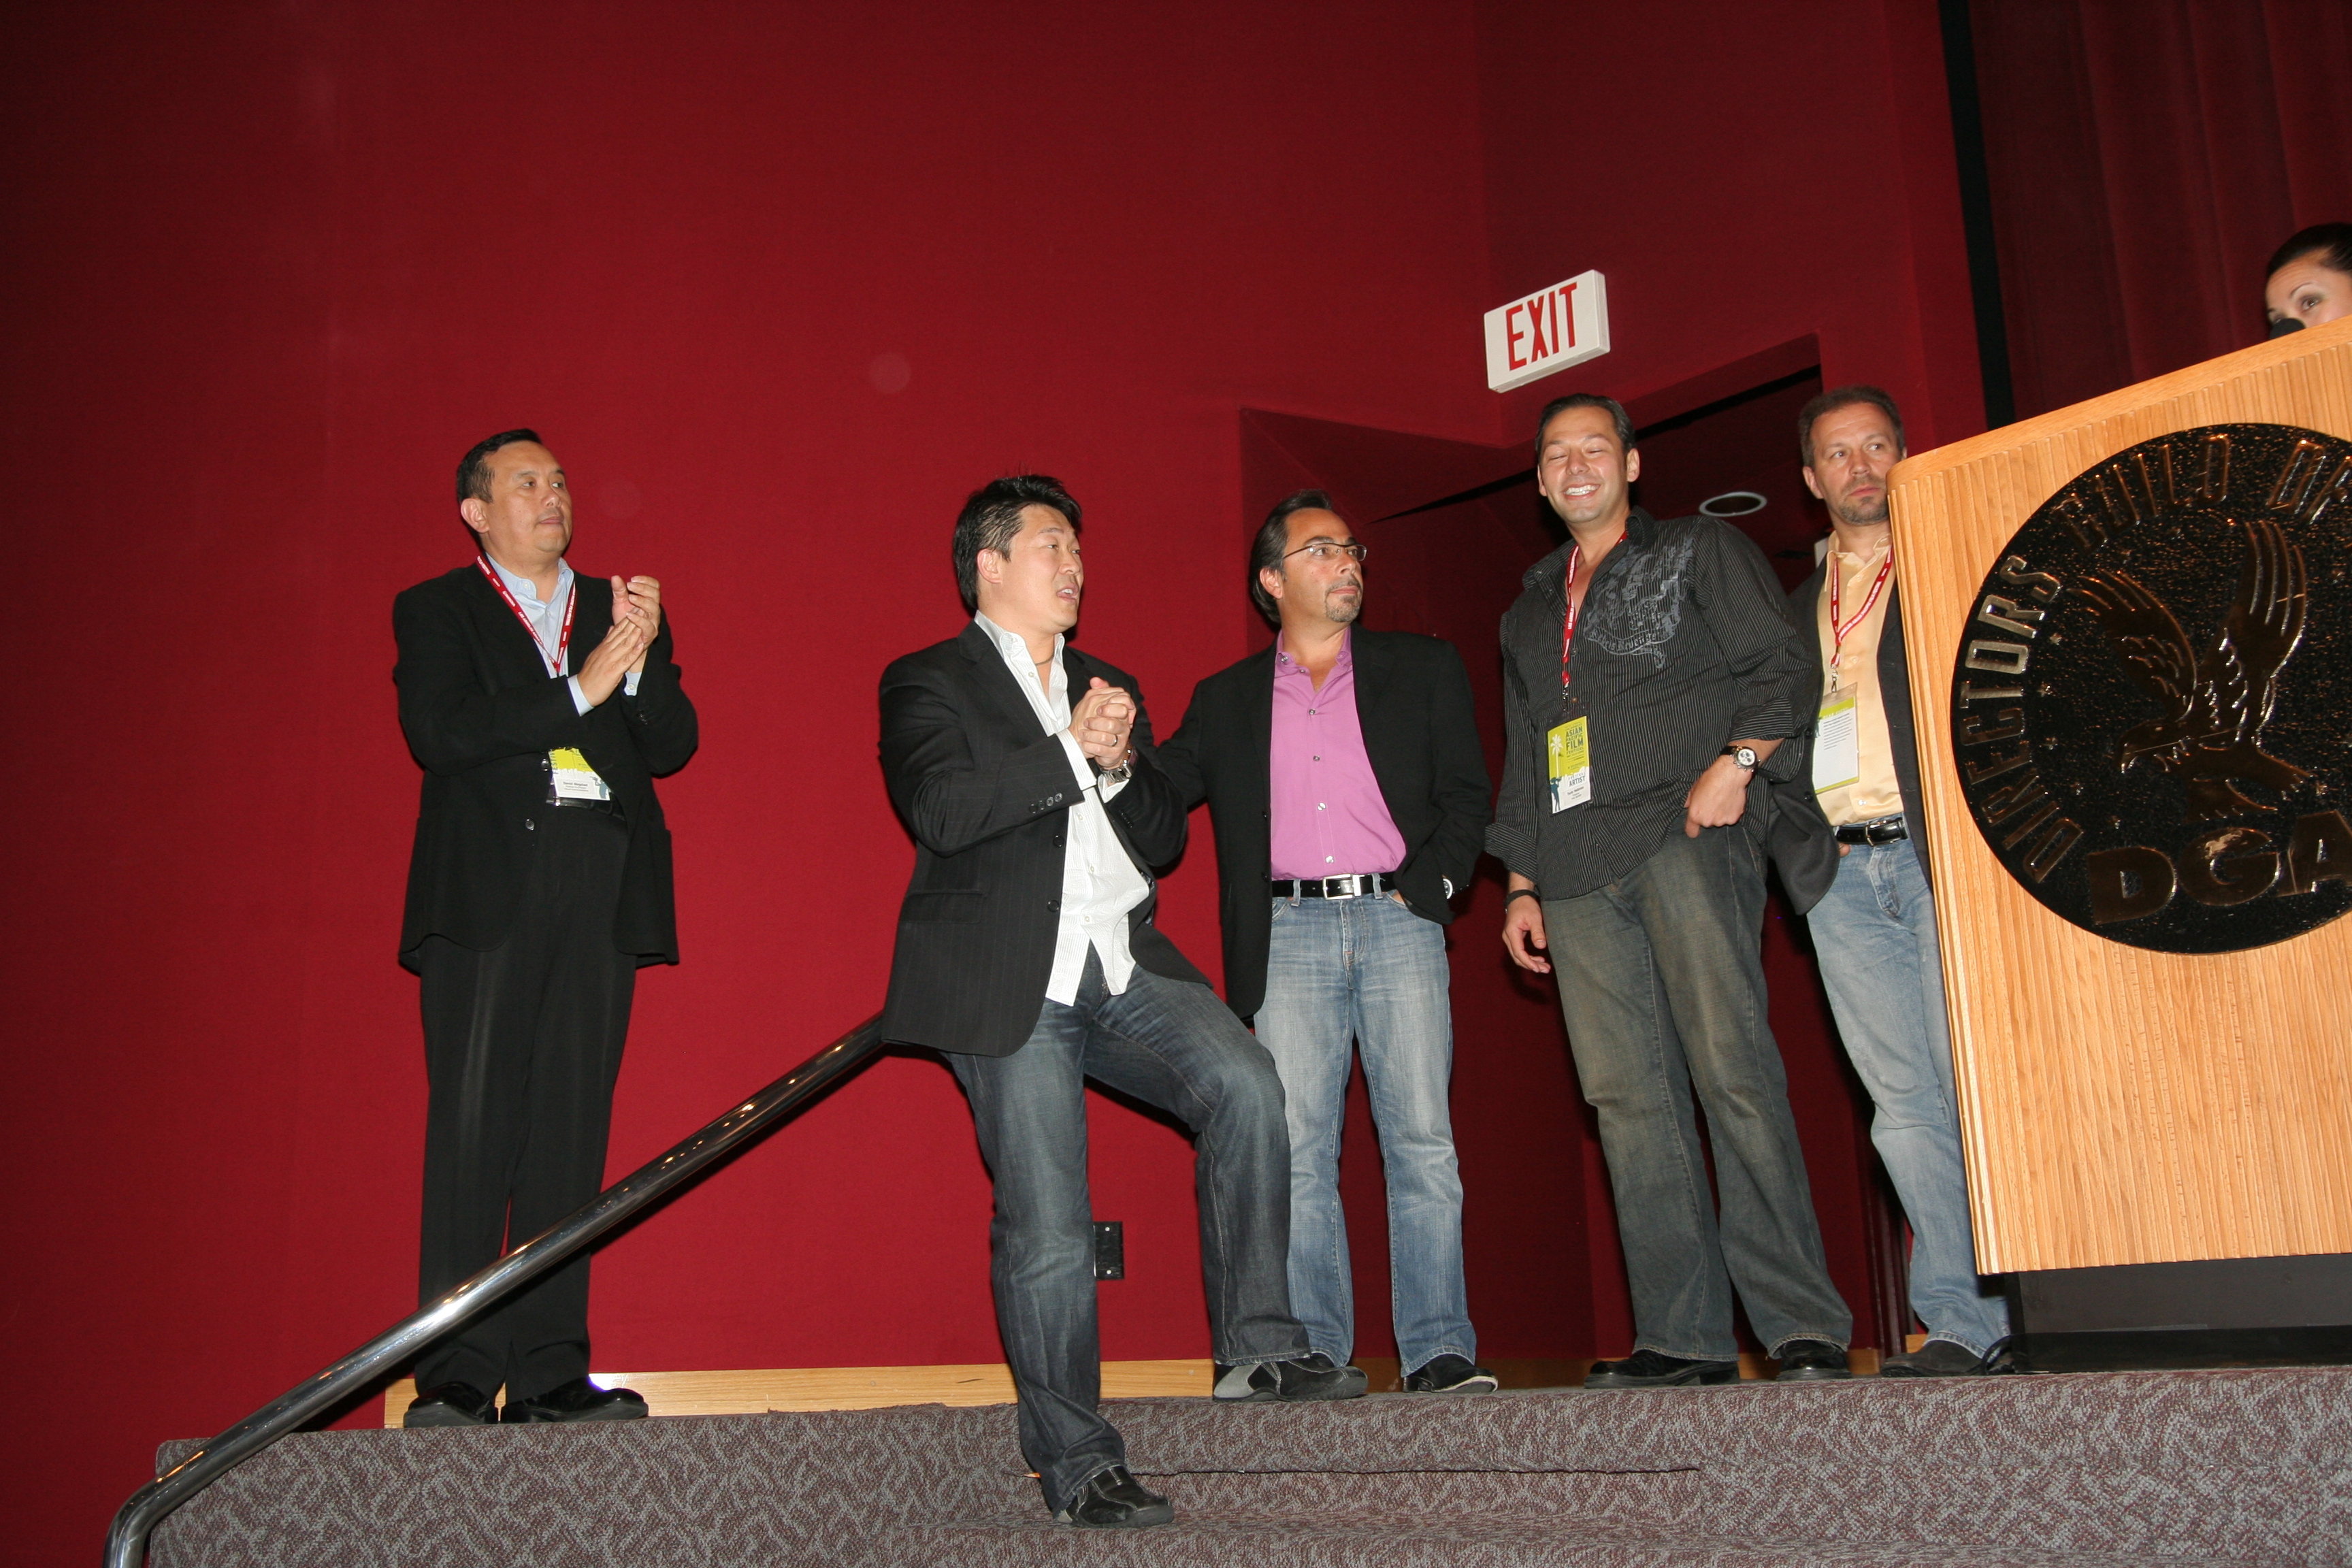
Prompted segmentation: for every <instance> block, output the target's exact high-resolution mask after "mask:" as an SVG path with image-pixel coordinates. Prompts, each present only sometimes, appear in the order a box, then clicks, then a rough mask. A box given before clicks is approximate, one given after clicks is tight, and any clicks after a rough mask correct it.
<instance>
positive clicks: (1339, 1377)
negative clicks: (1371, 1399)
mask: <svg viewBox="0 0 2352 1568" xmlns="http://www.w3.org/2000/svg"><path fill="white" fill-rule="evenodd" d="M1216 1365H1217V1385H1216V1388H1215V1389H1214V1391H1213V1392H1214V1394H1215V1395H1216V1397H1217V1398H1219V1399H1223V1400H1227V1401H1240V1402H1248V1403H1252V1404H1268V1403H1271V1402H1273V1401H1275V1400H1283V1401H1295V1400H1307V1399H1360V1398H1361V1397H1362V1396H1363V1393H1364V1369H1363V1368H1361V1367H1360V1366H1341V1365H1339V1363H1336V1362H1334V1361H1333V1360H1332V1359H1331V1358H1330V1357H1329V1356H1328V1355H1325V1354H1324V1353H1323V1352H1321V1351H1316V1352H1312V1353H1310V1354H1307V1355H1303V1356H1299V1357H1297V1358H1296V1359H1295V1360H1291V1361H1244V1362H1235V1363H1231V1364H1228V1363H1224V1362H1219V1363H1216Z"/></svg>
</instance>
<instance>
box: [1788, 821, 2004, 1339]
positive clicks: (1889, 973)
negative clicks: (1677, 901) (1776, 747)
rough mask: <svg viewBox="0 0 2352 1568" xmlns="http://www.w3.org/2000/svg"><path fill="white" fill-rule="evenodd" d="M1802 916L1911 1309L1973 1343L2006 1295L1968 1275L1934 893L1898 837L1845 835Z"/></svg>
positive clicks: (1942, 1335) (1971, 1253)
mask: <svg viewBox="0 0 2352 1568" xmlns="http://www.w3.org/2000/svg"><path fill="white" fill-rule="evenodd" d="M1807 921H1808V923H1809V924H1810V925H1811V928H1812V932H1813V946H1814V948H1815V949H1816V950H1817V951H1818V952H1819V953H1820V954H1821V963H1822V984H1824V985H1826V986H1827V987H1828V988H1829V994H1830V1009H1831V1011H1832V1012H1833V1013H1835V1014H1836V1015H1837V1026H1838V1035H1839V1037H1841V1038H1843V1040H1844V1041H1845V1050H1846V1055H1847V1056H1848V1057H1849V1058H1852V1059H1853V1070H1854V1071H1855V1072H1857V1073H1859V1074H1860V1075H1862V1081H1863V1083H1864V1086H1865V1087H1866V1088H1868V1089H1869V1090H1870V1099H1871V1103H1872V1105H1873V1106H1874V1107H1875V1108H1876V1109H1875V1111H1874V1115H1873V1116H1872V1118H1871V1122H1870V1141H1871V1142H1872V1143H1874V1144H1875V1145H1876V1146H1877V1149H1878V1157H1879V1158H1880V1159H1881V1160H1883V1161H1884V1162H1885V1164H1886V1173H1887V1175H1888V1176H1889V1177H1891V1178H1893V1180H1894V1183H1895V1195H1896V1196H1898V1197H1900V1198H1901V1199H1902V1200H1903V1213H1904V1215H1905V1216H1906V1218H1908V1219H1909V1220H1910V1222H1911V1310H1913V1311H1915V1312H1916V1313H1918V1314H1919V1321H1921V1322H1923V1323H1925V1324H1927V1335H1928V1337H1929V1338H1930V1339H1938V1340H1949V1341H1951V1342H1953V1343H1954V1344H1957V1345H1959V1346H1961V1347H1962V1348H1964V1349H1967V1350H1970V1351H1974V1352H1976V1353H1977V1354H1979V1355H1982V1354H1983V1353H1984V1352H1986V1351H1988V1350H1990V1348H1991V1347H1992V1344H1993V1342H1994V1341H1996V1340H1999V1339H2000V1338H2001V1337H2002V1336H2004V1335H2005V1334H2007V1333H2008V1332H2009V1304H2008V1303H2007V1302H2006V1301H2004V1300H2002V1299H2001V1298H2000V1295H1999V1294H1997V1293H1996V1294H1993V1295H1990V1296H1989V1295H1986V1294H1985V1293H1984V1284H1983V1281H1981V1280H1979V1278H1978V1276H1977V1258H1976V1237H1975V1233H1974V1232H1973V1231H1972V1230H1971V1229H1970V1227H1969V1180H1968V1170H1967V1167H1966V1166H1965V1165H1964V1164H1963V1163H1961V1157H1960V1120H1959V1115H1958V1097H1957V1096H1956V1095H1955V1093H1954V1092H1953V1089H1952V1042H1951V1037H1950V1036H1949V1035H1948V1033H1947V1032H1946V1027H1945V1022H1944V970H1943V961H1942V959H1941V958H1940V957H1939V956H1938V955H1937V949H1936V901H1935V899H1934V898H1933V897H1932V896H1931V895H1930V894H1929V892H1928V889H1927V877H1926V876H1925V875H1924V874H1923V873H1922V872H1921V871H1920V869H1919V858H1918V855H1917V854H1916V852H1915V851H1914V850H1913V848H1912V847H1911V844H1910V841H1909V840H1907V839H1901V838H1898V839H1896V840H1895V842H1894V843H1892V844H1877V845H1869V844H1857V845H1855V846H1854V847H1853V848H1852V849H1851V850H1850V851H1849V852H1848V853H1847V854H1846V856H1845V857H1844V858H1843V859H1841V860H1840V861H1839V862H1838V873H1837V881H1836V882H1835V883H1834V884H1833V885H1832V887H1831V889H1830V890H1829V892H1828V894H1827V895H1825V896H1824V897H1823V898H1822V901H1821V902H1820V903H1819V904H1817V905H1815V906H1814V908H1813V912H1812V913H1811V915H1810V916H1808V917H1807Z"/></svg>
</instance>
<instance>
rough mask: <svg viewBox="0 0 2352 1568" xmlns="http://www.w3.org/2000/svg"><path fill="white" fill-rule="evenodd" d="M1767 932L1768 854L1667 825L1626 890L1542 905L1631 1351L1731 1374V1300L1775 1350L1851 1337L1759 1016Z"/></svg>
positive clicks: (1734, 835)
mask: <svg viewBox="0 0 2352 1568" xmlns="http://www.w3.org/2000/svg"><path fill="white" fill-rule="evenodd" d="M1763 918H1764V865H1763V856H1762V854H1761V852H1760V850H1759V848H1758V847H1757V845H1756V843H1755V841H1754V838H1753V837H1752V836H1751V834H1750V832H1749V830H1748V826H1747V825H1746V824H1745V823H1739V824H1735V825H1733V826H1729V827H1710V828H1707V829H1706V830H1705V831H1704V832H1702V833H1701V834H1700V835H1699V836H1698V837H1696V838H1690V837H1685V836H1684V834H1683V833H1682V831H1681V830H1680V829H1679V828H1677V829H1676V830H1675V831H1674V832H1672V833H1669V834H1668V835H1667V836H1666V841H1665V842H1664V844H1662V845H1660V846H1659V847H1658V849H1657V852H1656V853H1655V854H1654V855H1652V856H1651V857H1650V858H1649V859H1647V860H1645V861H1643V863H1642V864H1641V865H1639V866H1637V867H1635V868H1633V870H1632V871H1630V872H1628V873H1627V874H1626V875H1625V876H1624V877H1622V878H1621V879H1619V880H1617V881H1615V882H1612V883H1611V884H1610V885H1608V886H1607V887H1605V888H1600V889H1595V890H1593V891H1592V892H1590V893H1586V894H1583V895H1581V896H1580V897H1577V898H1573V899H1561V900H1547V901H1546V902H1545V904H1544V929H1545V935H1546V938H1547V941H1548V942H1549V952H1550V954H1551V961H1552V967H1553V971H1554V973H1555V975H1556V976H1557V978H1558V980H1559V1009H1560V1014H1561V1016H1563V1017H1564V1018H1565V1019H1566V1020H1567V1022H1568V1037H1569V1047H1570V1050H1571V1051H1572V1052H1573V1053H1574V1055H1575V1058H1576V1074H1577V1078H1578V1079H1579V1080H1580V1082H1581V1084H1582V1086H1583V1089H1584V1098H1585V1099H1586V1100H1589V1101H1591V1104H1592V1107H1593V1109H1594V1110H1598V1111H1599V1112H1600V1114H1601V1149H1602V1152H1604V1153H1605V1154H1606V1155H1607V1156H1608V1159H1609V1182H1610V1185H1611V1187H1612V1190H1613V1191H1614V1192H1615V1194H1616V1199H1617V1226H1618V1231H1619V1233H1620V1235H1621V1237H1622V1239H1623V1242H1624V1247H1625V1273H1626V1278H1627V1281H1628V1283H1629V1284H1630V1285H1631V1287H1632V1290H1633V1336H1634V1348H1635V1349H1637V1350H1653V1351H1656V1352H1660V1353H1661V1354H1664V1355H1671V1356H1681V1357H1684V1358H1686V1359H1691V1360H1710V1361H1712V1360H1727V1359H1729V1358H1730V1357H1731V1356H1733V1355H1734V1354H1735V1353H1737V1351H1738V1343H1737V1342H1736V1341H1735V1340H1734V1338H1733V1337H1732V1328H1731V1288H1732V1287H1733V1286H1734V1285H1737V1286H1738V1290H1739V1299H1740V1301H1741V1303H1742V1304H1743V1305H1744V1306H1746V1308H1747V1309H1748V1321H1749V1322H1750V1323H1751V1324H1753V1325H1754V1326H1755V1329H1756V1332H1757V1335H1758V1337H1759V1338H1760V1339H1762V1340H1763V1342H1765V1344H1766V1345H1768V1346H1769V1347H1771V1348H1772V1349H1774V1350H1778V1349H1779V1348H1780V1346H1781V1345H1783V1344H1785V1343H1786V1342H1788V1341H1790V1340H1793V1339H1816V1340H1827V1341H1829V1342H1831V1343H1832V1344H1837V1345H1843V1344H1845V1343H1846V1342H1847V1341H1848V1339H1849V1337H1850V1336H1851V1334H1852V1332H1853V1315H1852V1314H1851V1313H1850V1312H1848V1311H1847V1310H1846V1305H1845V1302H1844V1301H1843V1300H1841V1299H1840V1298H1839V1296H1838V1293H1837V1287H1835V1286H1834V1285H1832V1284H1831V1283H1830V1277H1829V1270H1828V1268H1827V1267H1826V1266H1825V1265H1824V1264H1823V1262H1822V1235H1821V1226H1820V1225H1819V1224H1818V1223H1817V1222H1816V1221H1815V1219H1814V1217H1813V1205H1812V1196H1811V1191H1810V1190H1809V1189H1808V1187H1807V1185H1806V1181H1805V1157H1804V1153H1803V1151H1802V1150H1801V1149H1800V1148H1799V1146H1798V1143H1797V1127H1796V1122H1795V1121H1794V1119H1793V1118H1792V1117H1790V1113H1789V1083H1788V1076H1787V1073H1786V1072H1785V1070H1784V1069H1783V1068H1782V1067H1781V1064H1780V1047H1779V1045H1778V1044H1777V1043H1775V1041H1774V1040H1773V1038H1772V1030H1771V1026H1770V1024H1769V1021H1768V1019H1767V1017H1766V1013H1765V995H1764V966H1763V959H1762V951H1761V933H1762V930H1763ZM1694 1091H1696V1094H1697V1097H1698V1103H1699V1105H1700V1106H1702V1107H1704V1108H1705V1110H1706V1126H1707V1137H1708V1142H1709V1144H1710V1145H1711V1147H1712V1149H1713V1151H1714V1154H1715V1185H1716V1191H1717V1194H1719V1195H1720V1197H1721V1200H1722V1223H1721V1226H1720V1227H1719V1228H1718V1226H1717V1216H1716V1205H1715V1203H1714V1202H1713V1201H1712V1200H1711V1199H1710V1196H1709V1194H1708V1192H1707V1171H1706V1155H1705V1152H1703V1150H1702V1148H1701V1146H1700V1143H1699V1136H1698V1124H1697V1121H1696V1118H1695V1117H1694V1115H1693V1114H1692V1110H1691V1097H1692V1094H1693V1092H1694Z"/></svg>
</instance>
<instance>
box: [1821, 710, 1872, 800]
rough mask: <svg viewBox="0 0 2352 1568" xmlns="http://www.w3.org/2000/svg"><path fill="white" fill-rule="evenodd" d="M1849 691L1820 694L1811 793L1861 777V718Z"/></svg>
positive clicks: (1843, 784)
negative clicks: (1820, 706) (1819, 718)
mask: <svg viewBox="0 0 2352 1568" xmlns="http://www.w3.org/2000/svg"><path fill="white" fill-rule="evenodd" d="M1854 701H1855V699H1854V695H1853V692H1851V691H1846V692H1838V691H1832V692H1829V693H1827V694H1826V695H1824V696H1823V697H1822V711H1821V722H1820V723H1818V724H1817V725H1815V726H1814V728H1813V793H1814V794H1815V795H1822V794H1824V793H1825V792H1827V791H1830V790H1833V789H1843V788H1845V787H1846V786H1847V785H1848V784H1858V783H1860V782H1861V780H1862V721H1861V719H1860V717H1859V716H1858V715H1857V714H1856V712H1855V711H1854Z"/></svg>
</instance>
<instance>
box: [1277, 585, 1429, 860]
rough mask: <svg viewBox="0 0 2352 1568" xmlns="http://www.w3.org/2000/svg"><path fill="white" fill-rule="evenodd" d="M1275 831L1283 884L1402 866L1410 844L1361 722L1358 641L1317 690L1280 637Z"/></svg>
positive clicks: (1343, 647) (1350, 640)
mask: <svg viewBox="0 0 2352 1568" xmlns="http://www.w3.org/2000/svg"><path fill="white" fill-rule="evenodd" d="M1266 773H1267V778H1266V783H1267V784H1268V786H1269V790H1268V793H1269V796H1270V799H1269V806H1270V809H1271V811H1272V820H1271V822H1270V824H1269V826H1271V828H1272V830H1273V832H1272V839H1271V842H1270V843H1269V844H1268V845H1267V849H1268V851H1269V862H1270V863H1269V866H1268V870H1269V872H1270V874H1271V875H1272V876H1273V878H1274V879H1275V880H1276V881H1278V882H1290V881H1314V880H1317V879H1321V878H1324V877H1347V876H1356V875H1360V874H1362V873H1365V872H1372V871H1393V870H1395V869H1396V868H1398V867H1399V866H1402V865H1403V864H1404V839H1403V837H1402V836H1401V835H1399V834H1398V832H1397V830H1396V824H1395V822H1393V821H1392V820H1391V819H1390V816H1389V808H1388V803H1387V802H1386V801H1384V800H1382V799H1381V783H1380V780H1379V779H1377V778H1375V777H1373V776H1372V762H1371V759H1370V757H1369V756H1367V755H1365V754H1364V731H1363V726H1362V725H1361V724H1360V722H1359V721H1358V720H1357V717H1356V650H1355V634H1354V633H1352V632H1350V633H1349V635H1348V637H1347V638H1346V640H1344V641H1342V642H1341V643H1340V645H1339V661H1338V662H1337V663H1336V664H1334V665H1333V666H1332V667H1331V673H1330V674H1329V675H1328V676H1326V677H1324V679H1323V689H1321V690H1320V691H1318V690H1317V689H1315V678H1314V677H1313V676H1311V675H1309V674H1307V667H1306V666H1305V665H1303V664H1298V663H1297V662H1295V661H1293V660H1292V658H1291V657H1290V656H1289V655H1288V654H1287V653H1285V652H1284V651H1283V648H1282V644H1281V642H1280V640H1279V639H1278V638H1277V639H1276V643H1275V648H1274V734H1273V739H1272V745H1271V746H1270V748H1269V749H1268V752H1267V755H1266Z"/></svg>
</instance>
